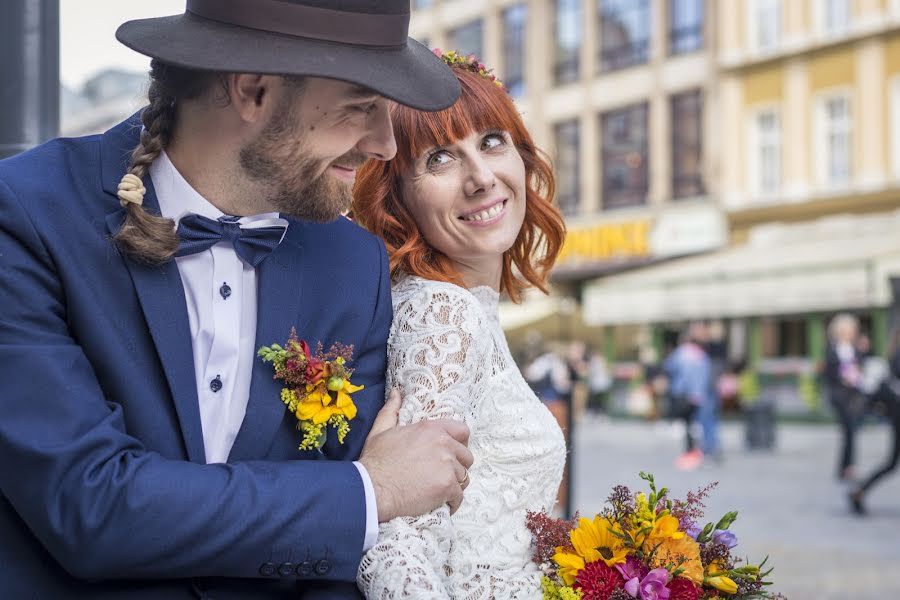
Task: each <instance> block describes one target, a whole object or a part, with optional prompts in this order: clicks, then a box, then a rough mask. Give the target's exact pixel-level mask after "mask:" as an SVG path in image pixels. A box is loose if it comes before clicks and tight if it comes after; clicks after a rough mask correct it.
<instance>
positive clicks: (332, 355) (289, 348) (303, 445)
mask: <svg viewBox="0 0 900 600" xmlns="http://www.w3.org/2000/svg"><path fill="white" fill-rule="evenodd" d="M257 355H258V356H260V357H261V358H262V359H263V362H271V363H272V364H273V366H274V367H275V379H281V380H282V381H284V382H285V384H286V386H285V387H284V388H282V389H281V401H282V402H284V404H285V405H286V406H287V409H288V410H289V411H290V412H291V413H292V414H293V415H294V416H295V417H297V429H299V430H300V431H302V432H303V439H302V440H301V441H300V448H299V449H300V450H313V449H315V450H319V451H321V450H322V446H324V445H325V440H326V439H327V435H328V431H327V427H328V425H331V426H332V427H333V428H334V429H335V431H337V436H338V442H340V443H341V444H343V443H344V439H345V438H346V437H347V434H348V433H349V432H350V423H349V422H350V421H352V420H353V419H354V418H355V417H356V405H355V404H354V403H353V399H352V398H351V394H353V393H355V392H358V391H360V390H362V389H363V388H364V386H361V385H353V384H352V383H350V376H351V375H352V374H353V371H352V369H350V368H349V367H348V365H349V363H350V361H351V360H352V358H353V346H344V345H342V344H333V345H332V346H331V348H330V349H329V350H328V352H323V349H322V344H321V343H319V344H318V345H317V346H316V351H315V353H313V352H312V351H311V350H310V348H309V344H307V343H306V341H305V340H299V339H297V332H296V331H295V330H294V329H291V335H290V337H289V338H288V341H287V344H285V347H284V348H282V347H281V346H279V345H278V344H272V345H271V346H263V347H262V348H260V349H259V351H258V352H257Z"/></svg>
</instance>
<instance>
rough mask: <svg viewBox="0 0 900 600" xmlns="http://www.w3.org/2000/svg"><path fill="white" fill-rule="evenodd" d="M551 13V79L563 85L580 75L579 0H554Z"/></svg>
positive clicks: (576, 79) (575, 79)
mask: <svg viewBox="0 0 900 600" xmlns="http://www.w3.org/2000/svg"><path fill="white" fill-rule="evenodd" d="M553 15H554V24H553V34H554V36H553V37H554V39H555V47H554V54H553V79H554V81H555V82H556V84H557V85H563V84H566V83H572V82H573V81H578V78H579V77H580V71H581V60H580V56H579V52H580V51H581V0H554V11H553Z"/></svg>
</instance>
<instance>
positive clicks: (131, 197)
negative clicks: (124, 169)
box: [117, 173, 147, 206]
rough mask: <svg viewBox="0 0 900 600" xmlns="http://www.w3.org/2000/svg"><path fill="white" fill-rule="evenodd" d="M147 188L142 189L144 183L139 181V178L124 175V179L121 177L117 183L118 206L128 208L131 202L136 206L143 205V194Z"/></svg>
mask: <svg viewBox="0 0 900 600" xmlns="http://www.w3.org/2000/svg"><path fill="white" fill-rule="evenodd" d="M146 191H147V188H145V187H144V182H143V181H141V178H140V177H138V176H137V175H135V174H133V173H126V174H125V176H124V177H122V181H120V182H119V193H118V194H117V195H118V196H119V204H121V205H122V206H128V203H129V202H133V203H134V204H137V205H138V206H140V205H142V204H143V203H144V193H146Z"/></svg>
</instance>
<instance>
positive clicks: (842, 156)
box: [814, 94, 853, 186]
mask: <svg viewBox="0 0 900 600" xmlns="http://www.w3.org/2000/svg"><path fill="white" fill-rule="evenodd" d="M816 112H817V117H816V120H817V125H816V129H817V136H816V138H817V139H816V144H815V149H814V151H815V152H816V153H817V159H816V164H817V175H818V180H819V183H820V184H822V185H826V186H828V185H843V184H847V183H849V182H850V177H851V175H852V161H853V148H852V134H853V122H852V115H851V114H850V98H849V97H848V96H847V95H846V94H840V95H833V96H826V97H823V98H821V99H820V100H819V102H818V107H817V111H816Z"/></svg>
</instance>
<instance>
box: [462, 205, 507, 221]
mask: <svg viewBox="0 0 900 600" xmlns="http://www.w3.org/2000/svg"><path fill="white" fill-rule="evenodd" d="M503 204H504V203H503V202H498V203H497V204H495V205H493V206H492V207H490V208H488V209H487V210H483V211H481V212H480V213H475V214H474V215H468V216H465V217H461V218H462V220H463V221H486V220H487V219H490V218H491V217H496V216H497V215H499V214H500V211H501V210H503Z"/></svg>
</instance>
